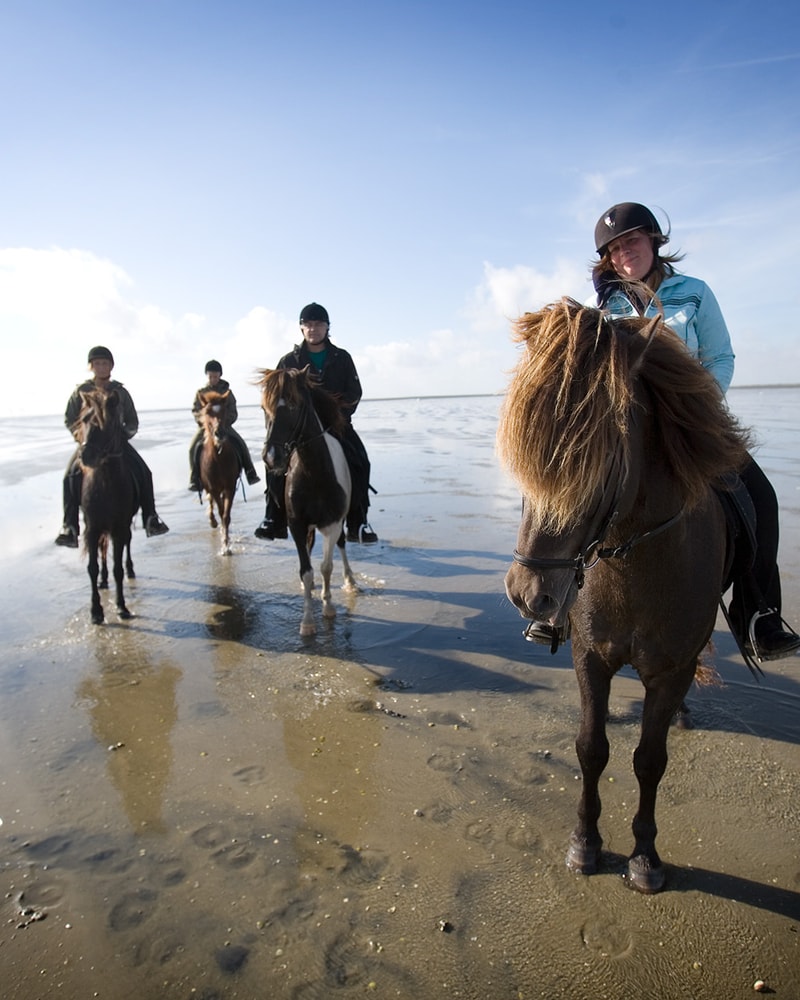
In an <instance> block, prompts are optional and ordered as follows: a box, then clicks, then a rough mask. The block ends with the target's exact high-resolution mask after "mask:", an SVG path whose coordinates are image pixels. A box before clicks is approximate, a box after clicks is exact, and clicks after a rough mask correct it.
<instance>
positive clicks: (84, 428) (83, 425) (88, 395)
mask: <svg viewBox="0 0 800 1000" xmlns="http://www.w3.org/2000/svg"><path fill="white" fill-rule="evenodd" d="M80 395H81V411H80V413H79V414H78V417H77V419H76V421H75V423H74V424H73V425H72V427H71V428H70V430H71V431H72V433H73V435H74V437H75V438H76V440H78V441H80V442H81V443H84V442H85V440H86V435H87V433H88V431H89V428H90V427H96V428H98V429H99V430H100V431H102V432H103V434H104V438H105V440H106V441H107V447H108V449H109V450H116V449H117V448H118V447H120V446H121V443H122V442H123V441H124V437H125V434H124V429H123V426H122V420H121V417H120V398H119V394H118V393H117V391H116V390H115V389H112V390H111V391H110V392H104V391H103V390H102V389H91V390H88V391H85V390H84V391H81V394H80Z"/></svg>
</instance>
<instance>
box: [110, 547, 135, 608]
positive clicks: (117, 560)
mask: <svg viewBox="0 0 800 1000" xmlns="http://www.w3.org/2000/svg"><path fill="white" fill-rule="evenodd" d="M129 541H130V534H129V535H128V537H127V538H125V537H122V538H120V537H117V536H115V537H114V583H115V584H116V588H117V614H118V615H119V616H120V618H132V617H133V615H131V613H130V611H128V609H127V607H126V606H125V593H124V590H123V580H124V579H125V571H124V569H123V557H124V554H125V546H126V544H127V543H128V542H129Z"/></svg>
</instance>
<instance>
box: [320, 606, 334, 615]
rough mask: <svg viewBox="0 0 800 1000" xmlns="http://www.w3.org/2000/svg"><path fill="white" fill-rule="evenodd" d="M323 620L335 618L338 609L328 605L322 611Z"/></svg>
mask: <svg viewBox="0 0 800 1000" xmlns="http://www.w3.org/2000/svg"><path fill="white" fill-rule="evenodd" d="M322 616H323V618H335V617H336V608H335V607H334V606H333V605H332V604H328V605H326V606H325V607H323V609H322Z"/></svg>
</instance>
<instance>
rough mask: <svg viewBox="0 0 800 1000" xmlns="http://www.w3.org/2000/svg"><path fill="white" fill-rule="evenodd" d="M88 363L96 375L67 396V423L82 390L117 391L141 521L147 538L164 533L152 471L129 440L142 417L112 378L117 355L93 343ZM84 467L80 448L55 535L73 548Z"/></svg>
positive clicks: (74, 415)
mask: <svg viewBox="0 0 800 1000" xmlns="http://www.w3.org/2000/svg"><path fill="white" fill-rule="evenodd" d="M89 367H90V368H91V370H92V372H93V374H94V377H93V378H91V379H89V380H88V381H86V382H83V383H82V384H81V385H78V386H76V387H75V391H74V392H73V393H72V395H71V396H70V397H69V399H68V400H67V408H66V412H65V413H64V423H65V424H66V425H67V428H68V429H69V430H70V432H72V428H73V427H74V425H75V422H76V420H77V419H78V416H79V415H80V412H81V407H82V405H83V401H82V400H81V392H91V391H92V390H94V389H100V390H102V391H103V392H112V391H114V392H116V393H117V395H118V396H119V398H120V402H121V414H122V423H123V426H124V428H125V434H126V436H127V439H128V440H127V441H126V446H125V459H126V461H127V465H128V468H129V469H130V472H131V476H132V477H133V480H134V483H135V484H136V491H137V495H138V497H139V506H140V508H141V511H142V523H143V524H144V529H145V533H146V535H147V537H148V538H150V537H151V536H152V535H163V534H165V533H166V532H167V531H169V528H168V527H167V526H166V524H164V522H163V521H162V520H161V518H160V517H159V516H158V514H157V513H156V501H155V497H154V495H153V475H152V473H151V472H150V468H149V466H148V465H147V463H146V462H145V460H144V459H143V458H142V456H141V455H140V454H139V452H138V451H137V450H136V449H135V448H134V447H133V445H132V444H131V443H130V439H131V438H132V437H133V436H134V435H135V434H136V432H137V431H138V430H139V417H138V415H137V413H136V407H135V406H134V405H133V399H132V398H131V394H130V393H129V392H128V390H127V389H126V388H125V387H124V386H123V384H122V383H121V382H116V381H114V380H113V379H112V378H111V370H112V368H113V367H114V356H113V354H112V353H111V351H109V349H108V348H107V347H93V348H92V349H91V350H90V351H89ZM82 485H83V471H82V469H81V464H80V451H79V450H78V451H76V452H75V453H74V454H73V456H72V458H71V459H70V461H69V465H68V466H67V471H66V474H65V475H64V525H63V527H62V528H61V531H60V532H59V534H58V535H57V536H56V545H64V546H66V547H67V548H70V549H76V548H77V547H78V510H79V508H80V503H81V487H82Z"/></svg>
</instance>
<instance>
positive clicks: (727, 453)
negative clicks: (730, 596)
mask: <svg viewBox="0 0 800 1000" xmlns="http://www.w3.org/2000/svg"><path fill="white" fill-rule="evenodd" d="M515 334H516V339H517V340H518V341H519V342H520V343H521V344H522V348H523V350H522V357H521V359H520V361H519V363H518V365H517V367H516V369H515V371H514V373H513V376H512V380H511V383H510V386H509V390H508V395H507V397H506V399H505V402H504V406H503V410H502V414H501V419H500V424H499V428H498V435H497V441H498V450H499V453H500V456H501V459H502V460H503V462H504V464H505V465H506V466H507V468H508V469H509V471H510V472H511V473H512V474H513V476H514V477H515V479H516V480H517V482H518V484H519V486H520V487H521V490H522V493H523V498H524V499H523V511H522V522H521V524H520V528H519V534H518V537H517V550H516V552H515V553H514V560H515V561H514V563H513V564H512V566H511V568H510V569H509V570H508V573H507V574H506V592H507V594H508V597H509V599H510V600H511V601H512V602H513V603H514V605H515V606H516V607H517V608H518V609H519V612H520V614H521V615H522V616H523V617H525V618H528V619H533V620H535V621H540V622H546V623H548V624H549V625H551V626H552V627H554V628H555V629H562V630H563V629H564V628H566V626H567V625H569V626H570V627H571V637H572V657H573V663H574V667H575V672H576V675H577V679H578V686H579V689H580V697H581V722H580V728H579V732H578V737H577V742H576V749H577V753H578V759H579V761H580V766H581V771H582V772H583V786H582V792H581V798H580V804H579V807H578V823H577V826H576V827H575V830H574V831H573V833H572V836H571V839H570V846H569V852H568V854H567V864H568V865H569V866H570V867H571V868H573V869H574V870H576V871H579V872H582V873H584V874H591V873H593V872H595V871H596V870H597V867H598V864H599V862H600V849H601V846H602V839H601V836H600V832H599V830H598V819H599V816H600V808H601V805H600V795H599V780H600V776H601V774H602V772H603V770H604V768H605V766H606V764H607V762H608V756H609V744H608V739H607V737H606V731H605V727H606V716H607V712H608V699H609V691H610V687H611V679H612V677H613V676H614V674H615V673H616V672H617V671H618V670H619V669H620V668H621V667H622V666H623V665H625V664H631V665H632V666H633V667H634V668H635V669H636V671H637V673H638V674H639V677H640V678H641V681H642V683H643V684H644V688H645V696H644V709H643V716H642V727H641V738H640V742H639V745H638V747H637V749H636V752H635V754H634V759H633V766H634V771H635V774H636V777H637V779H638V783H639V807H638V810H637V812H636V815H635V817H634V819H633V835H634V838H635V846H634V849H633V853H632V854H631V856H630V859H629V862H628V873H627V877H628V878H629V879H630V882H631V884H632V885H633V886H634V887H635V888H637V889H638V890H640V891H641V892H648V893H649V892H657V891H658V890H659V889H661V888H662V886H663V884H664V869H663V865H662V863H661V859H660V858H659V856H658V852H657V851H656V846H655V840H656V822H655V804H656V794H657V790H658V785H659V782H660V780H661V778H662V776H663V774H664V771H665V769H666V765H667V734H668V730H669V726H670V721H671V719H672V718H673V716H674V715H675V714H676V712H677V711H678V709H679V708H680V706H681V703H682V701H683V699H684V696H685V695H686V692H687V691H688V689H689V687H690V685H691V683H692V679H693V678H694V677H695V674H696V672H697V671H698V669H699V667H700V656H701V653H702V652H703V650H704V649H705V647H706V645H707V643H708V641H709V639H710V637H711V633H712V631H713V628H714V623H715V620H716V614H717V607H718V603H719V601H720V596H721V593H722V589H723V577H724V567H725V561H726V528H725V517H724V512H723V509H722V505H721V503H720V500H719V498H718V494H717V493H716V492H715V488H716V489H725V488H726V481H725V476H726V473H729V472H731V471H732V470H738V469H741V468H742V467H743V466H744V464H745V463H746V461H747V453H746V448H747V445H748V443H749V442H748V434H747V432H746V431H745V430H743V429H742V428H741V427H740V426H739V425H738V423H737V422H736V420H735V418H734V417H733V416H732V415H731V413H730V412H729V411H728V409H727V407H726V406H725V404H724V402H723V398H722V395H721V393H720V391H719V388H718V387H717V384H716V382H715V381H714V379H713V377H712V376H711V375H710V374H709V373H708V372H707V371H705V369H704V368H703V367H702V366H701V365H700V364H699V362H698V361H697V360H695V359H694V358H693V357H692V356H691V355H690V354H689V352H688V350H687V349H686V347H685V345H684V344H683V343H682V342H681V341H680V340H679V338H678V337H676V336H675V335H674V334H673V333H672V332H671V331H670V330H669V329H668V328H667V327H666V326H664V325H662V324H661V323H660V321H659V320H658V319H655V320H649V321H644V320H616V321H613V320H611V319H609V318H608V317H607V316H606V315H605V314H603V313H601V312H599V311H597V310H594V309H587V308H584V307H582V306H581V305H580V304H579V303H577V302H574V301H572V300H570V299H563V300H562V301H560V302H557V303H555V304H552V305H550V306H548V307H546V308H545V309H542V310H541V311H539V312H536V313H527V314H526V315H524V316H522V317H521V318H520V319H519V320H518V321H517V322H516V324H515Z"/></svg>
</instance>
